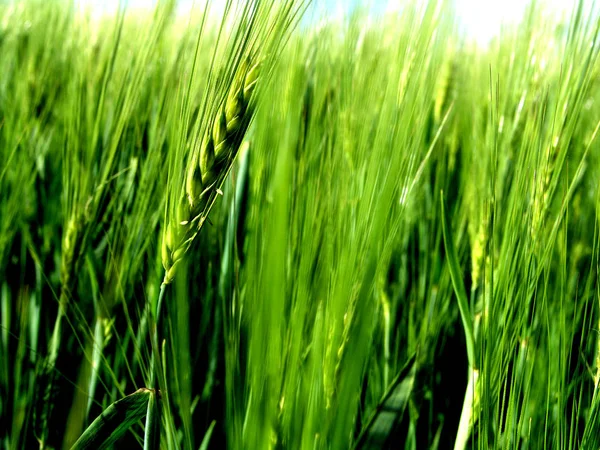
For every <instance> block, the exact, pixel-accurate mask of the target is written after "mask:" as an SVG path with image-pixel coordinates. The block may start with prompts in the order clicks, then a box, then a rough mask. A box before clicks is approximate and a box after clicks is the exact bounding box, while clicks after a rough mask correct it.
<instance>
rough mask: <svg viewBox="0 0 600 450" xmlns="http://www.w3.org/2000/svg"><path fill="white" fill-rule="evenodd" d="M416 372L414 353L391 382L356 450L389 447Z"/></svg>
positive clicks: (406, 403) (404, 408) (406, 402)
mask: <svg viewBox="0 0 600 450" xmlns="http://www.w3.org/2000/svg"><path fill="white" fill-rule="evenodd" d="M416 374H417V363H416V355H413V356H412V358H411V359H410V360H409V361H408V362H407V363H406V364H405V365H404V367H403V368H402V370H401V371H400V373H399V374H398V375H397V376H396V378H395V380H394V381H393V382H392V383H391V385H390V387H389V389H388V390H387V392H386V393H385V394H384V396H383V398H382V400H381V402H379V405H378V406H377V409H376V410H375V412H374V413H373V415H372V416H371V418H370V419H369V420H368V421H367V423H366V425H365V426H364V427H363V430H362V431H361V433H360V436H359V437H358V440H357V443H356V446H355V447H354V448H355V449H356V450H366V449H380V448H387V447H386V445H387V444H389V439H390V436H391V434H392V433H393V431H394V429H395V428H396V427H397V426H398V424H399V423H400V421H401V420H402V417H403V416H404V412H405V411H406V407H407V405H408V401H409V399H410V396H411V395H412V392H413V388H414V385H415V378H416Z"/></svg>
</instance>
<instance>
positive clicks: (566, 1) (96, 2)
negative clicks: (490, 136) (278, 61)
mask: <svg viewBox="0 0 600 450" xmlns="http://www.w3.org/2000/svg"><path fill="white" fill-rule="evenodd" d="M79 1H80V2H81V3H84V4H89V5H92V6H93V7H94V8H96V9H98V10H102V11H110V10H113V9H116V7H117V5H118V3H119V1H118V0H79ZM155 1H156V0H128V4H129V6H130V7H132V8H151V7H152V5H153V4H154V3H155ZM213 1H214V2H215V3H217V4H218V3H223V1H224V0H213ZM405 1H406V0H404V1H403V0H395V1H394V0H392V1H388V0H365V1H361V0H313V7H315V8H316V9H317V10H318V11H321V12H323V13H325V14H328V15H337V14H340V12H341V11H344V10H348V9H351V8H352V7H353V6H355V5H358V4H365V5H368V6H369V7H370V8H372V9H374V10H385V9H386V8H388V7H389V5H390V4H394V3H395V4H402V3H404V2H405ZM416 1H425V0H416ZM575 2H576V0H542V1H540V0H538V3H540V4H543V5H544V7H545V8H546V9H547V10H549V11H552V12H554V13H559V14H561V13H562V14H565V13H568V12H570V11H571V10H572V8H573V5H574V3H575ZM179 3H180V7H181V9H182V10H183V11H185V10H189V8H191V6H192V4H193V3H194V2H193V0H179ZM197 3H198V4H203V3H204V0H197ZM454 3H455V5H456V11H457V16H458V20H459V22H460V24H461V26H462V28H463V30H464V31H465V32H466V33H468V34H469V35H470V36H471V37H472V38H474V39H476V40H478V41H482V42H485V41H487V40H489V39H490V38H491V37H493V36H494V35H495V34H497V33H498V32H499V30H500V26H501V24H502V23H511V22H512V23H514V22H516V21H518V20H519V18H520V17H521V16H522V14H523V11H524V9H525V6H526V4H527V2H526V1H525V0H454Z"/></svg>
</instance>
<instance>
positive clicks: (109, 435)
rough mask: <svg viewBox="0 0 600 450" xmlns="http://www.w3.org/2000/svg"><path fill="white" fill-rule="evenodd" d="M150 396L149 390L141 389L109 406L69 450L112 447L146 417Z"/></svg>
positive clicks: (100, 449)
mask: <svg viewBox="0 0 600 450" xmlns="http://www.w3.org/2000/svg"><path fill="white" fill-rule="evenodd" d="M152 395H153V393H152V391H151V390H150V389H146V388H141V389H138V390H137V391H135V392H134V393H133V394H131V395H128V396H127V397H125V398H122V399H121V400H118V401H116V402H115V403H113V404H112V405H110V406H109V407H108V408H106V409H105V410H104V411H103V412H102V414H100V415H99V416H98V417H97V418H96V420H94V421H93V422H92V424H91V425H90V426H89V427H88V428H87V429H86V430H85V431H84V432H83V434H82V435H81V436H80V438H79V439H78V440H77V442H75V444H74V445H73V447H71V450H84V449H90V450H91V449H93V450H102V449H105V448H108V447H110V446H111V445H113V444H114V443H115V442H116V441H117V440H118V439H120V438H121V436H123V435H124V434H125V432H127V430H128V429H129V427H131V425H133V424H134V423H135V422H137V421H138V420H140V419H142V418H143V417H144V416H145V415H146V408H147V406H148V400H149V399H150V398H151V397H152Z"/></svg>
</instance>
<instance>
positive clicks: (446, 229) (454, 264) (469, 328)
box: [440, 191, 475, 368]
mask: <svg viewBox="0 0 600 450" xmlns="http://www.w3.org/2000/svg"><path fill="white" fill-rule="evenodd" d="M440 205H441V210H442V214H441V216H442V233H443V234H444V248H445V249H446V256H447V258H448V268H449V269H450V277H451V278H452V286H454V293H455V294H456V298H457V299H458V309H459V310H460V318H461V319H462V323H463V328H464V330H465V337H466V341H467V354H468V357H469V366H470V367H471V368H475V343H474V337H473V321H472V320H471V314H470V312H469V301H468V300H467V292H466V291H465V285H464V283H463V278H462V273H461V270H460V265H459V264H458V257H457V256H456V248H455V247H454V241H453V240H452V228H451V226H450V220H449V218H448V216H447V215H446V208H445V205H444V191H442V192H441V197H440Z"/></svg>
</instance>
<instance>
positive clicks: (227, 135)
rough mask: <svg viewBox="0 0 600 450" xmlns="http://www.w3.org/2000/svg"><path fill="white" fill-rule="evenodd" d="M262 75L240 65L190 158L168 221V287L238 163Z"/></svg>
mask: <svg viewBox="0 0 600 450" xmlns="http://www.w3.org/2000/svg"><path fill="white" fill-rule="evenodd" d="M259 71H260V62H255V63H252V62H251V61H250V60H246V61H244V62H242V63H241V64H240V68H239V69H238V71H237V74H236V76H235V78H234V80H233V83H232V86H231V88H230V90H229V92H228V95H227V98H226V100H225V102H224V104H223V105H222V106H221V107H220V108H219V110H218V112H217V114H216V115H215V117H213V118H212V120H211V122H210V126H209V127H207V129H206V132H205V133H204V137H203V139H202V144H201V146H200V149H199V151H196V152H194V153H193V154H192V156H191V159H190V163H189V164H188V171H187V174H186V178H185V194H184V195H182V198H181V200H180V202H179V206H178V208H177V217H176V218H175V219H171V220H169V222H168V224H167V226H166V228H165V231H164V235H163V243H162V263H163V267H164V269H165V277H164V280H163V284H165V285H166V284H169V283H171V282H172V281H173V278H174V277H175V272H176V268H177V264H178V263H179V262H180V261H181V260H182V258H183V257H184V255H185V253H186V252H187V251H188V249H189V247H190V245H191V243H192V241H193V240H194V238H195V237H196V235H197V234H198V231H199V230H200V228H201V227H202V225H203V224H204V221H205V220H206V217H207V216H208V212H209V210H210V207H211V206H212V204H213V203H214V200H215V198H216V195H217V193H218V192H219V187H220V186H221V184H222V183H223V180H224V179H225V177H226V176H227V174H228V173H229V170H230V169H231V166H232V164H233V161H234V160H235V157H236V155H237V153H238V150H239V147H240V145H241V142H242V138H243V136H244V133H245V132H246V130H247V128H248V124H249V123H250V119H251V117H252V107H251V105H252V104H251V99H252V94H253V92H254V90H255V88H256V85H257V82H258V79H259Z"/></svg>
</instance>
